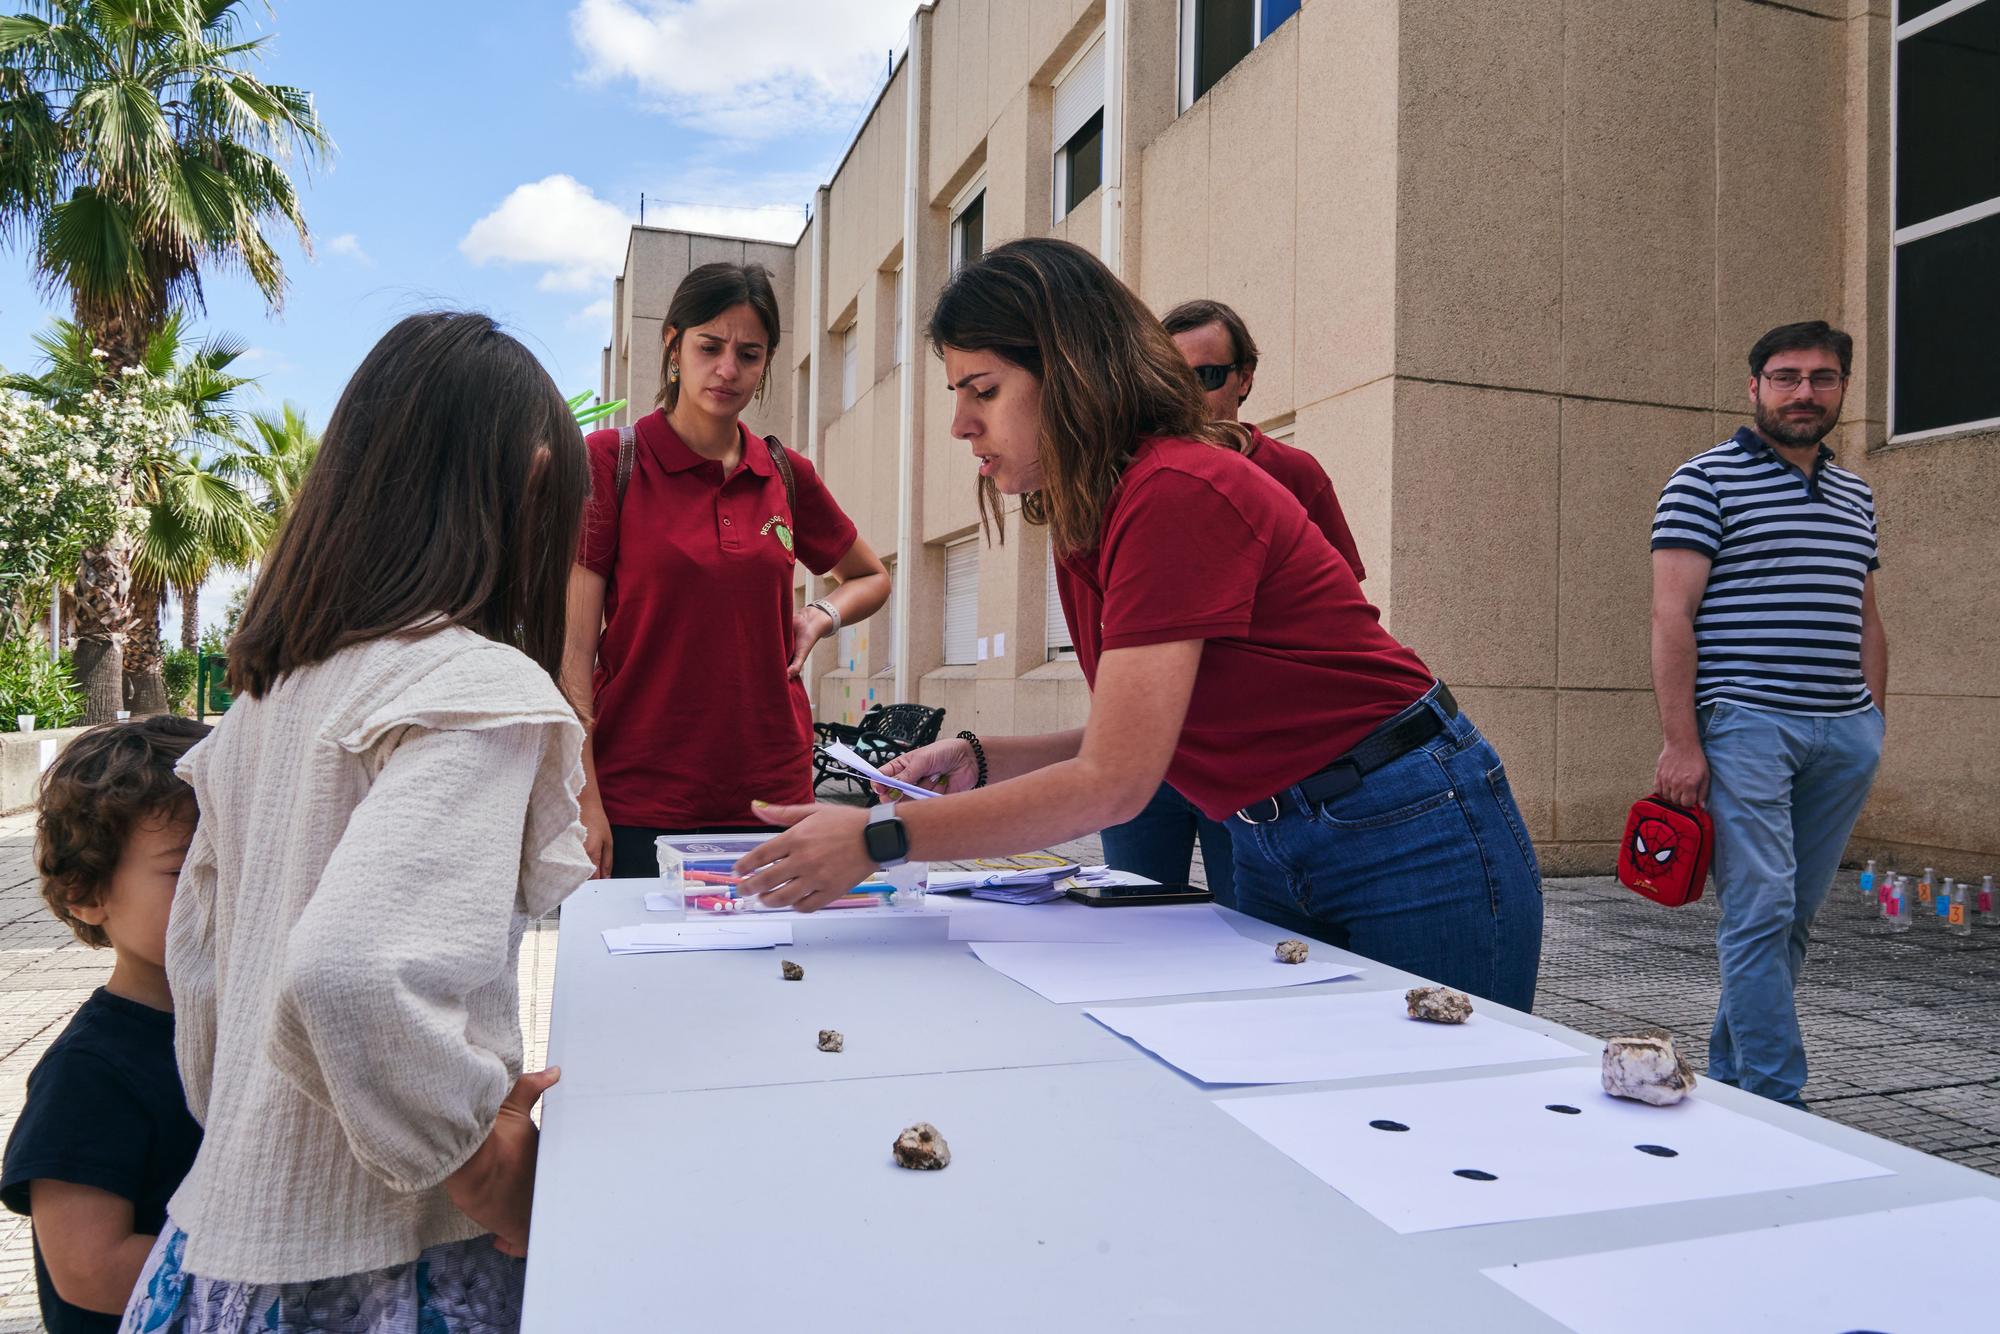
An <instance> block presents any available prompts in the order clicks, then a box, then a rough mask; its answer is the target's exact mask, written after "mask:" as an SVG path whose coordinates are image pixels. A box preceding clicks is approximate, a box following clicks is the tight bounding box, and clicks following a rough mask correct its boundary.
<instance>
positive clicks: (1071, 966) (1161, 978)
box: [972, 908, 1361, 1005]
mask: <svg viewBox="0 0 2000 1334" xmlns="http://www.w3.org/2000/svg"><path fill="white" fill-rule="evenodd" d="M1020 911H1022V912H1033V911H1034V909H1032V908H1023V909H1020ZM1081 911H1083V912H1099V913H1107V914H1115V913H1126V912H1137V911H1138V909H1136V908H1084V909H1082V910H1081ZM1232 934H1233V933H1232ZM972 952H973V953H974V954H976V955H978V956H979V958H980V960H981V961H982V962H984V963H985V964H986V965H987V966H988V967H990V968H994V969H997V970H998V971H1000V972H1002V973H1005V974H1006V975H1007V976H1008V977H1011V978H1013V979H1014V980H1015V981H1016V982H1019V983H1020V984H1021V985H1022V986H1024V987H1026V988H1028V990H1030V991H1033V992H1035V993H1037V994H1038V995H1040V996H1042V997H1044V998H1045V999H1047V1000H1052V1001H1054V1002H1055V1003H1056V1004H1058V1005H1068V1004H1072V1003H1074V1002H1077V1001H1109V1000H1134V999H1138V998H1141V997H1146V996H1193V995H1197V994H1200V993H1203V992H1210V991H1258V990H1261V989H1263V988H1265V987H1290V986H1298V985H1299V984H1301V983H1305V982H1328V981H1331V980H1333V979H1334V978H1338V977H1353V976H1354V975H1355V974H1356V973H1358V972H1360V971H1361V970H1360V969H1358V968H1348V967H1343V966H1342V965H1339V964H1332V963H1320V962H1317V961H1314V960H1310V959H1309V960H1307V961H1306V962H1305V963H1280V962H1279V961H1278V960H1277V958H1276V957H1274V956H1273V955H1272V953H1271V947H1270V946H1269V945H1266V944H1264V943H1263V942H1262V941H1256V940H1248V939H1245V938H1244V937H1242V936H1238V937H1236V939H1235V940H1233V941H1227V940H1214V941H1201V942H1196V943H1194V944H1188V945H1159V944H1120V945H1051V944H1047V943H1043V942H1028V943H1022V942H1012V941H980V942H978V943H976V944H974V945H973V947H972Z"/></svg>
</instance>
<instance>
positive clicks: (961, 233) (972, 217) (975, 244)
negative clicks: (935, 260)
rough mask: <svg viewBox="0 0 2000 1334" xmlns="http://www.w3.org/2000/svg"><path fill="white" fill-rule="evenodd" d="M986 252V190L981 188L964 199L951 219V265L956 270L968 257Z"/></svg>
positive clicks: (975, 257)
mask: <svg viewBox="0 0 2000 1334" xmlns="http://www.w3.org/2000/svg"><path fill="white" fill-rule="evenodd" d="M985 253H986V191H985V190H984V189H983V188H982V189H980V190H979V191H978V192H977V193H976V194H974V195H973V196H972V198H971V199H970V200H968V201H966V204H965V207H963V208H961V209H959V210H958V212H957V213H956V214H954V215H953V217H952V220H951V267H952V268H953V270H956V269H957V268H958V267H959V266H960V265H961V264H963V263H965V262H966V261H967V260H969V259H978V258H979V257H980V256H981V255H983V254H985Z"/></svg>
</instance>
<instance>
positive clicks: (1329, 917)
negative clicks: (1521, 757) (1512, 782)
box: [1229, 705, 1542, 1010]
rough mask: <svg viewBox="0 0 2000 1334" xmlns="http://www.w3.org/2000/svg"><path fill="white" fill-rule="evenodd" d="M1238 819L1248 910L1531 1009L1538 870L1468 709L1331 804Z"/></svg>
mask: <svg viewBox="0 0 2000 1334" xmlns="http://www.w3.org/2000/svg"><path fill="white" fill-rule="evenodd" d="M1432 707H1435V705H1433V706H1432ZM1298 795H1299V794H1298V789H1297V788H1293V789H1292V797H1293V798H1294V799H1295V800H1296V799H1297V798H1298ZM1229 826H1230V835H1231V838H1232V840H1233V843H1234V846H1235V849H1236V906H1237V907H1238V908H1239V909H1241V910H1242V911H1243V912H1246V913H1249V914H1250V915H1251V916H1253V917H1261V918H1263V919H1264V920H1265V921H1268V922H1272V923H1274V924H1276V925H1278V926H1282V927H1286V928H1289V929H1292V930H1300V931H1304V932H1307V933H1309V934H1311V935H1314V936H1317V937H1319V938H1320V939H1321V940H1324V941H1326V942H1327V943H1329V944H1332V945H1338V946H1340V947H1341V948H1343V949H1350V950H1353V951H1354V952H1355V953H1357V954H1363V955H1366V956H1367V957H1368V958H1371V959H1376V960H1379V961H1380V962H1382V963H1385V964H1388V965H1389V966H1390V967H1392V968H1401V969H1404V970H1405V971H1408V972H1412V973H1416V974H1418V975H1419V976H1422V977H1426V978H1429V979H1431V980H1432V981H1434V982H1442V983H1444V984H1445V985H1446V986H1451V987H1456V988H1458V989H1459V990H1460V991H1466V992H1470V993H1471V994H1473V995H1475V996H1484V997H1486V998H1488V999H1490V1000H1495V1001H1498V1002H1499V1003H1501V1004H1502V1005H1511V1006H1513V1007H1514V1008H1515V1009H1517V1010H1526V1009H1529V1008H1530V1007H1532V1006H1533V1004H1534V1001H1535V972H1536V969H1537V968H1538V967H1539V966H1540V963H1541V957H1542V878H1541V872H1540V869H1539V868H1538V866H1537V864H1536V861H1535V848H1534V845H1533V844H1532V843H1530V842H1529V841H1528V831H1527V828H1526V826H1524V825H1523V824H1522V822H1521V812H1520V810H1519V809H1518V808H1517V807H1516V806H1515V804H1514V793H1513V790H1512V789H1511V788H1510V787H1509V786H1508V785H1507V772H1506V769H1505V768H1504V767H1503V766H1502V765H1501V763H1500V757H1499V756H1498V755H1496V754H1494V753H1493V747H1492V746H1490V745H1488V744H1487V742H1486V738H1485V737H1483V736H1481V735H1480V734H1479V729H1478V728H1476V727H1474V726H1473V725H1472V721H1471V720H1470V719H1469V718H1467V717H1466V716H1465V715H1464V714H1462V713H1461V714H1459V715H1458V716H1457V717H1456V718H1453V719H1451V720H1450V721H1449V722H1447V723H1446V725H1445V730H1444V731H1443V732H1442V733H1441V734H1439V735H1438V736H1436V737H1434V738H1432V739H1431V740H1430V741H1428V742H1426V743H1425V744H1423V745H1422V746H1419V747H1418V748H1417V749H1415V750H1413V751H1410V752H1409V753H1408V754H1406V755H1403V756H1401V757H1399V758H1397V759H1395V760H1393V761H1391V762H1390V763H1389V764H1386V765H1384V766H1383V767H1382V768H1380V769H1377V770H1376V771H1375V772H1374V773H1371V774H1369V775H1368V776H1367V777H1366V778H1364V779H1363V780H1362V781H1361V785H1360V786H1359V787H1357V788H1355V789H1353V790H1352V791H1350V792H1345V793H1343V794H1341V795H1340V796H1338V797H1336V798H1334V799H1333V800H1332V801H1329V802H1325V803H1323V804H1321V805H1320V806H1318V807H1317V808H1315V809H1312V810H1310V811H1302V810H1299V809H1297V808H1295V807H1293V808H1288V809H1287V810H1286V813H1285V814H1283V815H1281V816H1280V817H1278V819H1276V820H1274V821H1272V822H1270V823H1269V824H1257V825H1253V824H1249V823H1247V822H1246V821H1244V820H1243V819H1242V818H1240V817H1234V818H1232V819H1231V820H1230V822H1229Z"/></svg>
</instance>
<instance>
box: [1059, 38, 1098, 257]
mask: <svg viewBox="0 0 2000 1334" xmlns="http://www.w3.org/2000/svg"><path fill="white" fill-rule="evenodd" d="M1051 123H1052V125H1053V128H1054V141H1055V142H1054V148H1055V181H1056V198H1055V218H1056V221H1057V222H1061V221H1062V220H1063V219H1064V218H1066V217H1068V216H1069V211H1070V210H1071V209H1073V208H1075V207H1076V206H1077V205H1078V204H1080V203H1082V202H1083V201H1084V200H1085V199H1086V198H1088V197H1089V195H1090V192H1091V191H1092V190H1095V189H1096V188H1097V187H1098V186H1100V185H1102V184H1103V183H1104V34H1103V33H1102V32H1100V33H1098V35H1097V36H1096V37H1094V38H1092V39H1091V41H1090V44H1089V45H1087V46H1085V47H1084V48H1083V50H1081V51H1079V52H1078V53H1077V55H1076V58H1075V59H1074V60H1072V61H1071V62H1070V63H1069V66H1068V68H1066V69H1065V70H1064V71H1063V72H1062V73H1061V74H1059V75H1057V76H1056V83H1055V97H1054V102H1053V108H1052V111H1051Z"/></svg>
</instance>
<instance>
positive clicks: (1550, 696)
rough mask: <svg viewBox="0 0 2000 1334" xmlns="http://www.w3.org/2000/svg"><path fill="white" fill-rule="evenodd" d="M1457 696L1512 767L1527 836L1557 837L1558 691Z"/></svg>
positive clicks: (1476, 690) (1456, 691)
mask: <svg viewBox="0 0 2000 1334" xmlns="http://www.w3.org/2000/svg"><path fill="white" fill-rule="evenodd" d="M1451 693H1452V697H1453V698H1454V699H1456V700H1457V701H1458V707H1459V708H1461V709H1463V710H1464V711H1465V713H1466V716H1467V717H1469V718H1471V719H1472V721H1473V722H1474V723H1475V724H1477V725H1478V727H1479V730H1480V732H1481V734H1482V735H1484V736H1485V738H1486V739H1487V740H1488V741H1490V742H1492V743H1493V749H1494V750H1495V751H1497V752H1498V753H1499V755H1500V759H1501V761H1502V762H1503V763H1505V764H1506V766H1507V782H1508V785H1509V786H1511V787H1512V788H1513V789H1514V800H1515V802H1516V803H1517V804H1518V805H1519V806H1520V808H1521V818H1522V819H1523V820H1525V821H1526V822H1527V825H1528V837H1529V838H1531V839H1533V840H1534V841H1535V842H1537V843H1546V842H1548V841H1549V840H1551V839H1553V838H1554V837H1555V806H1556V692H1555V691H1553V690H1487V689H1482V688H1480V687H1478V686H1468V687H1466V688H1464V689H1462V690H1461V689H1460V688H1458V687H1457V686H1453V687H1452V691H1451Z"/></svg>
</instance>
